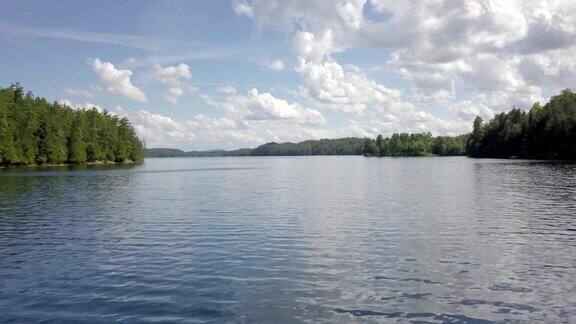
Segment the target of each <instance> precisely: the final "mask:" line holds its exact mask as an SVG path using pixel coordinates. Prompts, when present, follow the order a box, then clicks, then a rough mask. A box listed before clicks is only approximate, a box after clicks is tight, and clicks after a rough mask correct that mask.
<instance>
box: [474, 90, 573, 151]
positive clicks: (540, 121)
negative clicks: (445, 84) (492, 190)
mask: <svg viewBox="0 0 576 324" xmlns="http://www.w3.org/2000/svg"><path fill="white" fill-rule="evenodd" d="M473 127H474V128H473V131H472V134H471V136H470V140H469V142H468V153H469V155H470V156H473V157H494V158H509V157H522V158H535V159H576V94H575V93H574V92H572V91H570V90H564V91H563V92H562V93H561V94H560V95H557V96H554V97H552V99H551V100H550V102H548V103H547V104H546V105H544V106H541V105H540V104H535V105H534V106H533V107H532V109H531V110H530V111H528V112H526V111H522V110H519V109H513V110H512V111H510V112H508V113H501V114H499V115H496V116H495V117H494V118H493V119H492V120H491V121H489V122H487V123H485V122H484V121H483V120H482V118H480V117H477V118H476V120H475V121H474V125H473Z"/></svg>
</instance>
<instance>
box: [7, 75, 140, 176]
mask: <svg viewBox="0 0 576 324" xmlns="http://www.w3.org/2000/svg"><path fill="white" fill-rule="evenodd" d="M143 148H144V143H143V142H142V141H141V140H140V139H139V138H138V137H137V136H136V133H135V131H134V128H133V127H132V125H130V122H129V121H128V120H127V119H126V118H119V117H117V116H114V115H112V114H110V113H108V112H99V111H98V110H96V109H95V108H93V109H88V110H74V109H72V108H70V107H67V106H64V105H60V104H58V103H56V102H54V103H50V102H48V101H47V100H46V99H44V98H40V97H35V96H33V95H32V93H30V92H28V93H24V90H23V89H22V87H20V86H19V85H11V86H10V87H8V88H0V165H2V166H12V165H14V166H25V165H47V164H56V165H57V164H85V163H95V162H116V163H124V162H128V161H140V160H142V158H143Z"/></svg>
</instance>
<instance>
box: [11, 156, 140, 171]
mask: <svg viewBox="0 0 576 324" xmlns="http://www.w3.org/2000/svg"><path fill="white" fill-rule="evenodd" d="M141 163H144V159H142V161H133V160H126V161H124V162H121V163H119V162H114V161H94V162H86V163H83V164H70V163H61V164H51V163H48V164H28V165H1V166H0V169H4V170H7V169H27V168H61V167H82V166H100V165H134V164H141Z"/></svg>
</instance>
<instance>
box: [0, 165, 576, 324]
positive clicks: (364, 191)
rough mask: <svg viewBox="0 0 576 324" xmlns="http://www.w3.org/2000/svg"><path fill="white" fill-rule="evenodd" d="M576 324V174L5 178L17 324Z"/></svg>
mask: <svg viewBox="0 0 576 324" xmlns="http://www.w3.org/2000/svg"><path fill="white" fill-rule="evenodd" d="M116 320H125V321H129V322H137V321H166V322H178V321H182V322H218V323H220V322H249V323H256V322H257V323H272V322H313V323H317V322H331V323H333V322H354V321H358V322H364V321H368V322H387V323H388V322H433V323H436V322H439V323H445V322H451V323H460V322H462V323H465V322H478V323H482V322H484V321H497V322H500V321H502V322H506V321H516V320H520V321H538V320H542V321H546V322H553V323H558V322H567V323H568V322H572V323H573V322H576V165H575V164H570V163H553V162H528V161H520V160H517V161H504V160H474V159H467V158H397V159H392V158H381V159H378V158H371V159H366V158H362V157H277V158H272V157H270V158H190V159H148V160H146V163H145V164H144V165H140V166H136V167H133V168H125V169H110V170H106V169H88V170H72V171H67V170H62V169H52V170H48V171H38V170H17V171H14V170H3V171H0V321H2V322H8V321H21V322H27V323H30V322H37V321H54V322H62V321H68V322H75V321H78V322H91V323H93V322H104V323H107V322H110V321H116Z"/></svg>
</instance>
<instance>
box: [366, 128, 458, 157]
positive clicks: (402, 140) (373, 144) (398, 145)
mask: <svg viewBox="0 0 576 324" xmlns="http://www.w3.org/2000/svg"><path fill="white" fill-rule="evenodd" d="M467 141H468V135H460V136H455V137H451V136H437V137H433V136H432V134H430V133H422V134H408V133H400V134H394V135H392V136H391V137H386V138H383V137H382V135H378V137H377V138H376V139H375V140H374V139H369V138H366V139H364V147H363V154H364V155H365V156H428V155H439V156H457V155H466V144H467Z"/></svg>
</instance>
